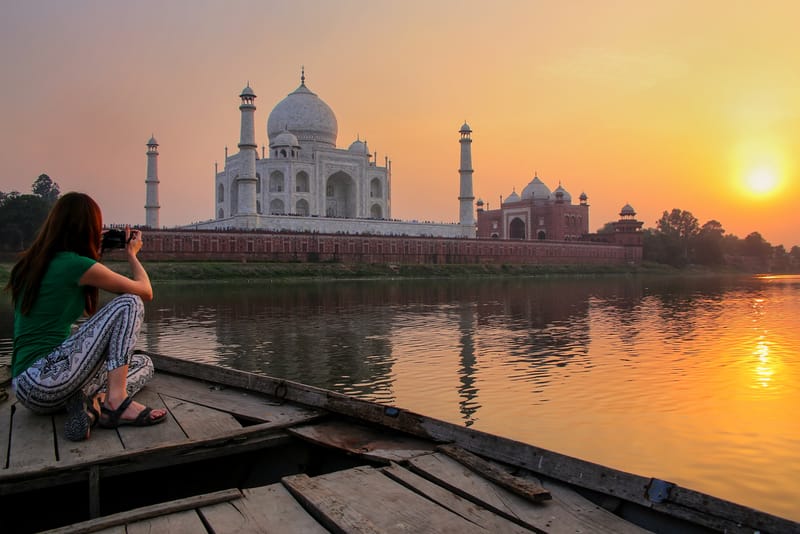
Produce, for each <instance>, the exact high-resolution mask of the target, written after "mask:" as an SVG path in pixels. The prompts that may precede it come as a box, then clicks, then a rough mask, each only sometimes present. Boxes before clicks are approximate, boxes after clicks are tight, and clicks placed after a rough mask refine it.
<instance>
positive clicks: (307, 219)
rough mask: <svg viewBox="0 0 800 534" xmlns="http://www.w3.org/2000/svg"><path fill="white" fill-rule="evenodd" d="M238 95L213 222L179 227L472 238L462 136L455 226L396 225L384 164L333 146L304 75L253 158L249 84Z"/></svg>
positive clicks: (330, 118)
mask: <svg viewBox="0 0 800 534" xmlns="http://www.w3.org/2000/svg"><path fill="white" fill-rule="evenodd" d="M239 97H240V98H241V104H240V106H239V110H240V112H241V131H240V141H239V145H238V149H239V150H238V152H236V153H234V154H230V155H229V154H228V153H227V148H226V154H225V161H224V164H223V166H222V168H221V169H220V168H219V167H218V166H217V168H216V169H215V180H214V200H215V202H214V218H213V219H211V220H208V221H203V222H198V223H193V224H191V225H187V226H184V228H186V229H198V230H207V229H233V228H238V229H264V230H271V231H294V232H319V233H348V234H373V235H413V236H438V237H475V218H474V215H473V213H474V208H473V202H474V197H473V196H472V170H471V162H470V149H469V142H471V139H469V135H467V138H466V139H465V143H463V145H462V146H465V147H466V148H465V149H464V150H463V151H462V152H465V154H466V155H465V156H464V157H462V163H463V165H462V168H463V170H462V179H461V181H462V184H461V195H460V197H459V199H460V200H459V201H460V202H461V203H462V208H461V215H462V217H461V220H460V221H459V223H451V224H447V223H419V222H410V221H408V222H407V221H399V220H394V219H392V204H391V180H392V166H391V161H390V160H389V159H388V157H387V158H385V159H384V161H383V163H382V164H381V163H379V162H378V161H376V160H377V153H371V152H370V150H369V148H368V146H367V143H366V141H364V140H361V139H355V140H354V141H352V142H351V143H350V145H349V146H348V148H338V147H337V134H338V123H337V120H336V115H335V114H334V112H333V110H332V109H331V108H330V106H328V104H326V103H325V102H324V101H323V100H322V99H321V98H320V97H318V96H317V95H316V94H315V93H314V92H312V91H311V90H310V89H309V88H308V87H307V85H306V80H305V72H303V73H302V74H301V77H300V85H299V86H298V87H297V89H295V90H294V91H292V92H291V93H289V94H288V96H286V98H284V99H283V100H281V101H280V102H278V104H277V105H276V106H275V107H274V108H273V109H272V111H271V113H270V114H269V118H268V119H267V123H266V134H267V137H268V140H269V142H268V146H263V145H262V147H261V152H260V153H259V150H258V144H257V142H256V135H255V132H256V117H255V112H256V105H255V100H256V94H255V92H254V90H253V88H252V87H250V84H249V83H248V84H247V86H246V87H245V88H244V89H243V90H242V91H241V94H240V95H239ZM467 129H468V127H467ZM151 141H154V140H152V139H151ZM156 146H157V145H156ZM148 147H150V145H149V144H148ZM154 150H155V148H154ZM465 158H466V159H465ZM154 204H155V203H153V202H148V205H154ZM148 225H150V221H148Z"/></svg>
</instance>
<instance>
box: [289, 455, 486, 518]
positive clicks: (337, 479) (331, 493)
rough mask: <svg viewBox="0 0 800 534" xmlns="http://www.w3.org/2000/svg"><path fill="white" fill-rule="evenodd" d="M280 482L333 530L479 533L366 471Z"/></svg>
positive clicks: (356, 468) (381, 477)
mask: <svg viewBox="0 0 800 534" xmlns="http://www.w3.org/2000/svg"><path fill="white" fill-rule="evenodd" d="M282 482H283V484H284V485H285V486H286V487H287V488H288V489H289V491H290V492H291V493H292V495H294V497H295V498H296V499H298V500H301V499H302V500H303V502H305V503H306V508H307V509H311V510H313V511H312V515H314V516H315V517H316V519H317V520H318V521H320V522H321V523H322V524H323V526H325V527H327V528H329V529H331V530H333V531H334V532H385V533H392V532H415V533H425V532H430V533H434V532H436V533H453V534H469V533H477V532H485V531H484V530H483V529H482V528H480V527H479V526H477V525H475V524H474V523H470V522H469V521H467V520H466V519H464V518H463V517H461V516H459V515H457V514H455V513H453V512H451V511H450V510H448V509H446V508H443V507H441V506H439V505H437V504H436V503H434V502H432V501H430V500H428V499H426V498H425V497H423V496H421V495H419V494H418V493H415V492H413V491H411V490H409V489H408V488H406V487H405V486H403V485H401V484H398V483H397V482H395V481H393V480H391V479H390V478H389V477H387V476H385V475H384V474H383V473H381V472H380V471H378V470H375V469H373V468H371V467H355V468H353V469H348V470H345V471H338V472H334V473H328V474H325V475H321V476H317V477H314V478H309V477H307V476H305V475H295V476H291V477H285V478H284V479H283V480H282Z"/></svg>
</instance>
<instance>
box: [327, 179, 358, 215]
mask: <svg viewBox="0 0 800 534" xmlns="http://www.w3.org/2000/svg"><path fill="white" fill-rule="evenodd" d="M325 215H326V216H327V217H349V218H354V217H356V187H355V183H354V182H353V178H352V177H351V176H350V175H349V174H347V173H346V172H343V171H339V172H335V173H333V174H332V175H330V177H328V181H327V183H326V184H325Z"/></svg>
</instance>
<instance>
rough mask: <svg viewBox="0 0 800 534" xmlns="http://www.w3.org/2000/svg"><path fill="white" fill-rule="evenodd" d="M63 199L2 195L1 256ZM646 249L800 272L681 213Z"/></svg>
mask: <svg viewBox="0 0 800 534" xmlns="http://www.w3.org/2000/svg"><path fill="white" fill-rule="evenodd" d="M60 195H61V191H60V189H59V186H58V184H57V183H55V182H54V181H53V180H52V179H51V178H50V177H49V176H48V175H46V174H40V175H39V177H38V178H37V179H36V180H35V181H34V182H33V184H32V185H31V193H30V194H22V193H19V192H18V191H11V192H9V193H4V192H2V191H0V251H4V252H18V251H21V250H24V249H26V248H27V247H28V246H30V244H31V243H32V242H33V240H34V238H35V237H36V232H37V231H38V230H39V227H40V226H41V224H42V223H43V222H44V220H45V218H46V217H47V213H48V212H49V211H50V207H51V206H52V205H53V204H54V203H55V201H56V200H57V199H58V197H59V196H60ZM604 232H613V223H607V224H606V225H605V226H604V227H603V228H602V229H601V230H600V231H599V233H604ZM643 245H644V249H643V251H642V254H643V257H644V260H645V261H652V262H655V263H663V264H668V265H672V266H674V267H686V266H689V265H703V266H708V267H722V266H731V267H736V268H741V269H745V270H758V271H772V272H789V271H794V272H797V271H798V270H800V247H798V246H796V245H795V246H793V247H792V249H791V250H790V251H786V250H785V249H784V247H783V245H777V246H772V245H771V244H770V243H769V242H768V241H766V240H765V239H764V238H763V237H762V236H761V234H759V233H758V232H752V233H751V234H749V235H748V236H747V237H745V238H744V239H740V238H738V237H736V236H735V235H731V234H726V233H725V229H724V228H723V227H722V224H721V223H720V222H719V221H716V220H713V219H712V220H710V221H708V222H706V223H705V224H703V225H700V222H699V221H698V220H697V218H696V217H695V216H694V215H692V213H691V212H689V211H685V210H680V209H677V208H675V209H673V210H672V211H665V212H664V213H663V215H662V216H661V218H660V219H659V220H657V221H656V226H655V227H654V228H646V229H645V230H644V235H643Z"/></svg>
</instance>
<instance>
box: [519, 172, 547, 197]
mask: <svg viewBox="0 0 800 534" xmlns="http://www.w3.org/2000/svg"><path fill="white" fill-rule="evenodd" d="M522 198H523V199H529V198H535V199H539V200H547V199H549V198H550V189H549V188H548V187H547V186H546V185H544V182H542V181H541V180H540V179H539V177H538V176H534V177H533V180H531V181H530V183H529V184H528V185H526V186H525V189H523V190H522Z"/></svg>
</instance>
